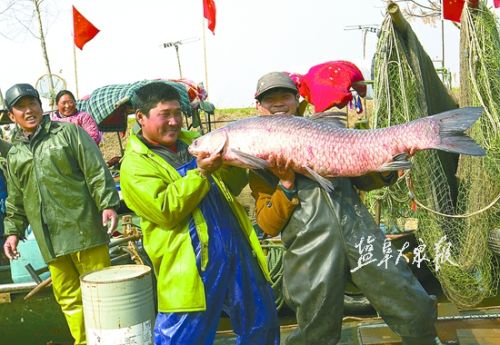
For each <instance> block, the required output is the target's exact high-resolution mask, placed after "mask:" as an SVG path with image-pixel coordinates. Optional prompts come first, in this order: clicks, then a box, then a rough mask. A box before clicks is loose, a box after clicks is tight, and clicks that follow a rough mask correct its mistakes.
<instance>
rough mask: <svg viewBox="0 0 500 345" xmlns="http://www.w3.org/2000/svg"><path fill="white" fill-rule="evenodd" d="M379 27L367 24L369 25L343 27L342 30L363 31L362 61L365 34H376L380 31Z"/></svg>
mask: <svg viewBox="0 0 500 345" xmlns="http://www.w3.org/2000/svg"><path fill="white" fill-rule="evenodd" d="M378 27H379V26H378V25H376V24H369V25H348V26H345V27H344V30H346V31H347V30H361V31H363V60H364V59H366V34H367V33H368V32H373V33H375V34H378V32H379V31H380V29H379V28H378Z"/></svg>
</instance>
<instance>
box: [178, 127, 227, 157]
mask: <svg viewBox="0 0 500 345" xmlns="http://www.w3.org/2000/svg"><path fill="white" fill-rule="evenodd" d="M226 143H227V133H226V131H225V130H223V129H220V130H216V131H213V132H210V133H207V134H205V135H203V136H201V137H199V138H197V139H195V140H194V141H193V142H192V143H191V145H189V148H188V151H189V153H190V154H192V155H193V156H195V157H198V156H200V155H206V154H209V155H210V156H213V155H215V154H217V153H219V152H222V153H224V152H223V151H224V147H225V146H226Z"/></svg>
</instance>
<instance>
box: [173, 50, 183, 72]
mask: <svg viewBox="0 0 500 345" xmlns="http://www.w3.org/2000/svg"><path fill="white" fill-rule="evenodd" d="M174 47H175V54H176V55H177V65H178V66H179V78H180V79H182V69H181V58H180V56H179V44H174Z"/></svg>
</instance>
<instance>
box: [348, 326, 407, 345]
mask: <svg viewBox="0 0 500 345" xmlns="http://www.w3.org/2000/svg"><path fill="white" fill-rule="evenodd" d="M358 338H359V342H360V344H361V345H390V344H401V338H400V337H399V336H398V335H397V334H396V333H394V332H393V331H392V330H391V329H390V328H389V327H387V325H385V324H379V325H367V326H360V327H359V328H358Z"/></svg>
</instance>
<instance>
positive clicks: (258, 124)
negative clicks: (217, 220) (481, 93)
mask: <svg viewBox="0 0 500 345" xmlns="http://www.w3.org/2000/svg"><path fill="white" fill-rule="evenodd" d="M481 113H482V108H473V107H468V108H460V109H453V110H450V111H447V112H444V113H440V114H437V115H432V116H427V117H423V118H420V119H417V120H414V121H411V122H408V123H405V124H401V125H396V126H391V127H387V128H381V129H372V130H356V129H348V128H341V127H339V125H338V122H334V121H329V120H328V119H327V120H323V121H318V120H316V119H315V118H314V117H312V118H307V117H299V116H288V115H268V116H256V117H250V118H246V119H242V120H238V121H235V122H233V123H230V124H229V125H227V126H225V127H223V128H220V129H217V130H215V131H212V132H210V133H207V134H205V135H204V136H202V137H200V138H198V139H196V140H195V141H194V142H193V143H192V144H191V145H190V147H189V151H190V152H191V154H193V155H194V156H197V155H198V154H200V153H202V152H203V153H206V152H208V153H210V154H214V153H215V152H219V151H222V152H223V159H224V162H225V164H228V165H234V166H239V167H245V168H250V169H261V168H266V167H269V162H268V160H269V157H270V155H273V156H275V157H282V158H283V159H285V160H289V161H290V162H291V164H290V167H291V168H292V169H293V170H294V171H296V172H298V173H301V174H304V175H306V176H309V177H312V178H315V179H321V178H331V177H336V176H361V175H364V174H366V173H368V172H373V171H391V170H399V169H405V168H409V167H410V166H411V163H410V162H408V161H407V160H406V159H405V155H404V154H406V157H407V156H408V155H412V154H414V153H415V152H418V151H421V150H427V149H439V150H444V151H449V152H455V153H461V154H469V155H484V154H485V151H484V149H482V148H481V147H480V146H479V145H477V144H476V143H475V142H474V141H473V140H472V139H471V138H469V137H468V136H467V135H465V134H464V131H465V130H466V129H468V128H469V127H470V126H472V124H473V123H474V122H475V121H476V120H477V119H478V118H479V116H480V115H481Z"/></svg>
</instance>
